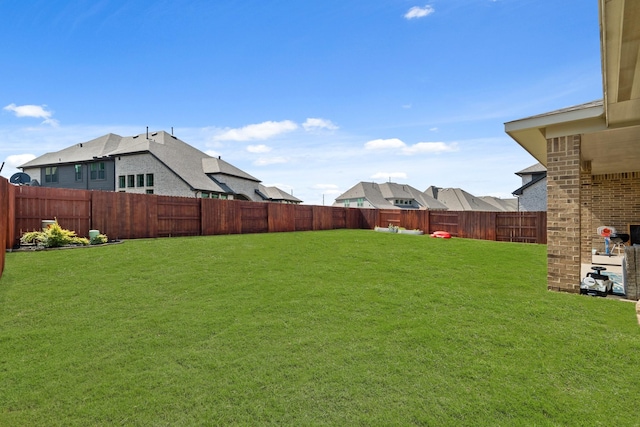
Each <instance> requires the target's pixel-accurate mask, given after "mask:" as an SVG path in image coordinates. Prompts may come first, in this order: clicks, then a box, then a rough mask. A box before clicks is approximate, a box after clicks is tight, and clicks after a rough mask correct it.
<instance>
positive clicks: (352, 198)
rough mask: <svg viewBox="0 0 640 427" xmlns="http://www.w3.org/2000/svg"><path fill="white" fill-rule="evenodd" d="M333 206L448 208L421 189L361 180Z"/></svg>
mask: <svg viewBox="0 0 640 427" xmlns="http://www.w3.org/2000/svg"><path fill="white" fill-rule="evenodd" d="M333 206H343V207H347V208H349V207H351V208H368V209H430V210H446V209H447V207H446V206H445V205H443V204H442V203H440V202H438V201H437V200H435V199H434V198H433V197H430V196H429V195H427V194H425V193H423V192H421V191H420V190H417V189H415V188H413V187H412V186H410V185H405V184H396V183H394V182H386V183H384V184H377V183H375V182H359V183H357V184H356V185H354V186H353V187H352V188H350V189H349V190H347V191H346V192H344V193H343V194H341V195H340V196H338V197H337V198H336V201H335V202H334V203H333Z"/></svg>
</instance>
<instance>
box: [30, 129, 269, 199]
mask: <svg viewBox="0 0 640 427" xmlns="http://www.w3.org/2000/svg"><path fill="white" fill-rule="evenodd" d="M145 152H148V153H150V154H151V155H153V156H154V157H156V158H157V159H158V160H159V161H160V162H162V163H163V164H164V165H165V166H166V167H168V168H169V169H171V170H172V171H173V172H174V173H175V174H176V175H178V176H179V177H180V178H182V179H183V180H184V181H185V182H186V183H187V184H188V185H189V186H191V187H192V188H193V189H194V190H199V191H215V192H222V193H226V192H229V191H228V189H227V190H225V189H223V188H222V187H221V186H220V185H218V184H217V183H216V182H215V181H214V180H213V179H211V178H209V177H208V176H207V174H211V175H213V176H215V175H219V174H222V175H231V176H235V177H239V178H243V179H248V180H251V181H255V182H260V180H259V179H257V178H255V177H253V176H251V175H249V174H248V173H246V172H244V171H242V170H240V169H238V168H237V167H235V166H233V165H231V164H230V163H227V162H225V161H224V160H222V159H220V158H215V157H211V156H209V155H208V154H206V153H203V152H202V151H200V150H198V149H197V148H195V147H193V146H191V145H189V144H187V143H186V142H184V141H181V140H180V139H178V138H176V137H175V136H173V135H171V134H169V133H167V132H164V131H159V132H152V133H151V134H149V138H148V139H147V134H146V133H143V134H139V135H134V136H127V137H122V136H119V135H116V134H112V133H110V134H107V135H104V136H101V137H100V138H96V139H93V140H91V141H88V142H84V143H81V144H75V145H73V146H71V147H67V148H65V149H63V150H60V151H56V152H54V153H47V154H44V155H42V156H40V157H37V158H35V159H33V160H31V161H29V162H27V163H25V164H23V165H22V166H20V167H21V168H27V167H39V166H40V167H41V166H46V165H54V164H62V163H74V162H80V161H90V160H93V159H94V158H96V157H97V158H100V157H110V156H126V155H130V154H136V153H145Z"/></svg>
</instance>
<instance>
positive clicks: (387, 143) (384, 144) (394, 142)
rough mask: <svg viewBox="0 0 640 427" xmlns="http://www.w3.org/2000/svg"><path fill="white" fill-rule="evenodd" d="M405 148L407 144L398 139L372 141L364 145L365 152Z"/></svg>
mask: <svg viewBox="0 0 640 427" xmlns="http://www.w3.org/2000/svg"><path fill="white" fill-rule="evenodd" d="M406 146H407V144H405V143H404V142H402V141H401V140H399V139H398V138H390V139H374V140H372V141H368V142H367V143H366V144H364V148H366V149H367V150H388V149H390V148H405V147H406Z"/></svg>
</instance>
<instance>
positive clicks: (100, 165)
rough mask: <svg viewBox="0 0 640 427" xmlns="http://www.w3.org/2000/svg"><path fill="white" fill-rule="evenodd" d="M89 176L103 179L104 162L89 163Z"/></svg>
mask: <svg viewBox="0 0 640 427" xmlns="http://www.w3.org/2000/svg"><path fill="white" fill-rule="evenodd" d="M89 176H90V178H91V179H92V180H94V181H95V180H104V179H105V168H104V162H97V163H91V166H90V175H89Z"/></svg>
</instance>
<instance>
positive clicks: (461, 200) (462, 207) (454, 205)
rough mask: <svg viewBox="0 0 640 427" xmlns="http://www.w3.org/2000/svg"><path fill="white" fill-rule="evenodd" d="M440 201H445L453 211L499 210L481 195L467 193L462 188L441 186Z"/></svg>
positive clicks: (439, 191)
mask: <svg viewBox="0 0 640 427" xmlns="http://www.w3.org/2000/svg"><path fill="white" fill-rule="evenodd" d="M438 201H439V202H442V203H444V204H445V205H446V206H447V207H448V208H449V210H451V211H486V212H495V211H496V210H499V209H498V208H496V206H494V205H492V204H490V203H487V202H486V201H484V200H482V198H480V197H476V196H474V195H473V194H470V193H467V192H466V191H464V190H462V189H460V188H439V189H438Z"/></svg>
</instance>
